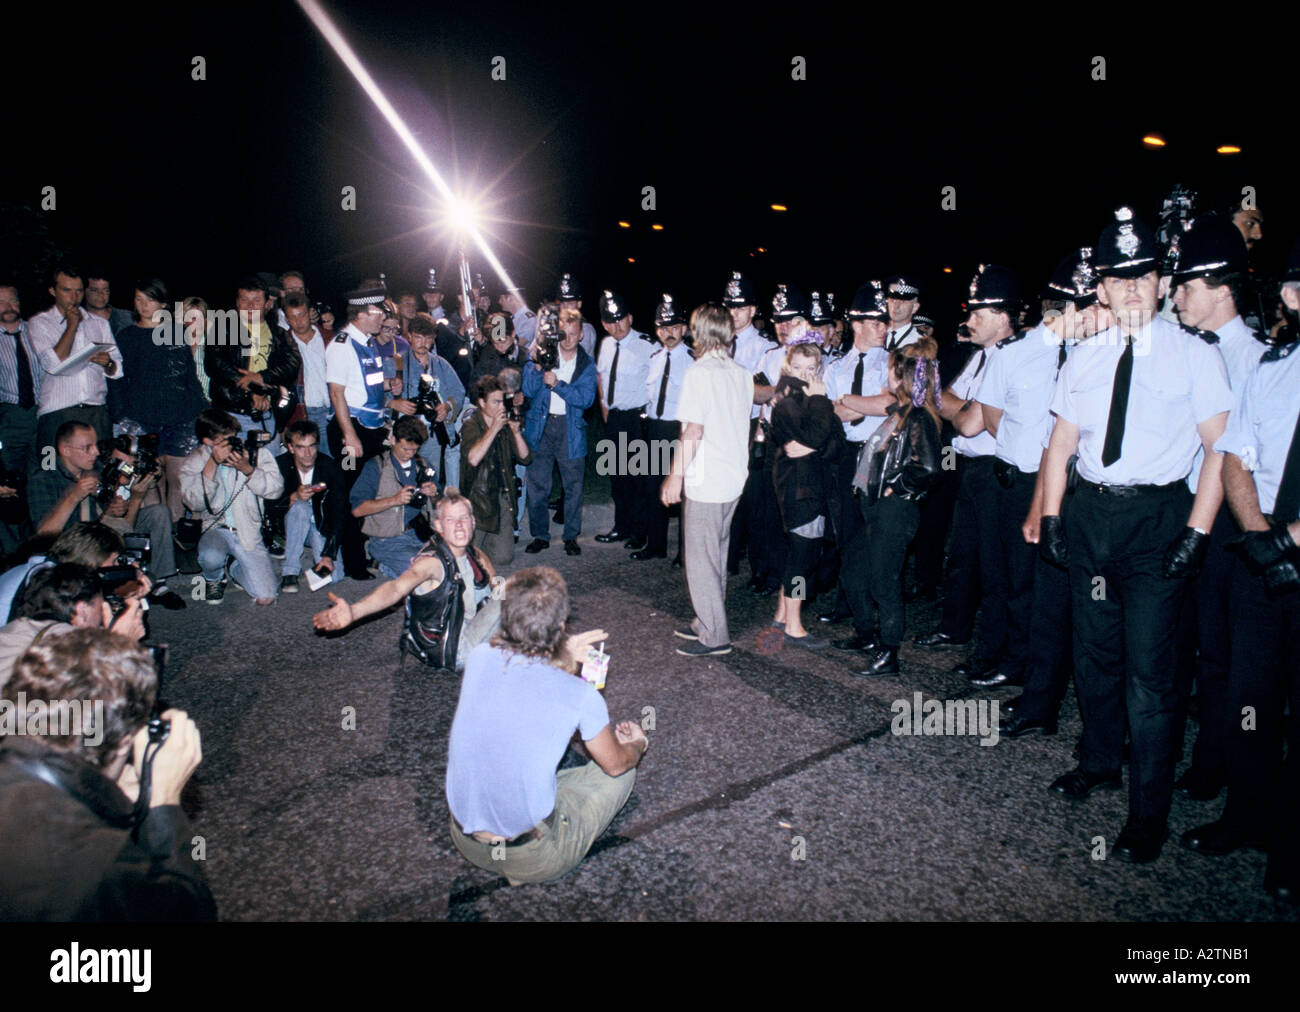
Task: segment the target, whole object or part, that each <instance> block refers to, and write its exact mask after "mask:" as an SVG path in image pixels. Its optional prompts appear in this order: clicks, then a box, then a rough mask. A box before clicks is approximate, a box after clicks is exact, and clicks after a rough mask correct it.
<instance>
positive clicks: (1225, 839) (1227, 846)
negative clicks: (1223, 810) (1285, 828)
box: [1179, 819, 1264, 857]
mask: <svg viewBox="0 0 1300 1012" xmlns="http://www.w3.org/2000/svg"><path fill="white" fill-rule="evenodd" d="M1179 842H1180V843H1182V845H1183V846H1184V847H1186V848H1187V849H1188V850H1194V851H1196V853H1198V854H1206V855H1208V856H1210V857H1224V856H1225V855H1227V854H1231V853H1232V852H1233V851H1234V850H1241V849H1242V848H1243V847H1250V848H1252V849H1254V850H1263V849H1264V837H1263V835H1262V834H1260V833H1253V832H1251V831H1250V830H1248V829H1238V828H1237V827H1236V826H1231V825H1229V824H1228V823H1226V822H1224V821H1223V820H1222V819H1219V820H1217V821H1215V822H1209V823H1206V824H1205V825H1204V826H1197V827H1196V828H1195V829H1189V830H1188V831H1187V832H1186V833H1184V834H1183V835H1182V838H1181V840H1180V841H1179Z"/></svg>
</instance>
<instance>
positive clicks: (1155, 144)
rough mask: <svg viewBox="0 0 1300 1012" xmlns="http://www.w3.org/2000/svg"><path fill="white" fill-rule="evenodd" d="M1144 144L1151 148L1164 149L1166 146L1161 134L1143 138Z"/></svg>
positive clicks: (1148, 135)
mask: <svg viewBox="0 0 1300 1012" xmlns="http://www.w3.org/2000/svg"><path fill="white" fill-rule="evenodd" d="M1142 143H1143V144H1145V145H1146V146H1147V147H1149V148H1163V147H1164V146H1165V139H1164V138H1163V137H1161V136H1160V135H1159V134H1147V135H1146V136H1145V137H1143V138H1142Z"/></svg>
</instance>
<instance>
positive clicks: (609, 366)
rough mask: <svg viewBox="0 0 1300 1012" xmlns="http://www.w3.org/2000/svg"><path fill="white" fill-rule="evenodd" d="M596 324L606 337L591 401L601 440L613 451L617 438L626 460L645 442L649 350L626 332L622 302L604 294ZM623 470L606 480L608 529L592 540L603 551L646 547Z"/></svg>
mask: <svg viewBox="0 0 1300 1012" xmlns="http://www.w3.org/2000/svg"><path fill="white" fill-rule="evenodd" d="M600 322H601V323H602V324H603V325H604V327H605V333H606V334H607V335H609V336H608V337H607V338H606V339H605V340H604V341H601V342H600V353H599V354H598V355H597V356H596V373H597V378H598V380H599V386H598V390H597V397H598V400H599V403H600V414H601V417H602V418H604V420H605V438H606V439H609V440H612V441H613V442H614V445H615V446H618V444H619V440H620V437H621V438H622V440H623V441H624V443H625V445H626V446H627V448H628V449H627V452H628V453H629V454H630V453H631V452H632V449H633V446H634V444H635V443H636V442H637V441H639V440H643V439H644V438H645V425H644V421H645V420H644V417H643V416H644V414H645V406H646V398H647V394H646V380H647V377H648V376H649V369H650V355H651V354H652V353H653V350H654V349H653V348H651V346H650V344H649V342H647V341H645V340H642V338H643V337H644V336H645V335H643V334H642V333H641V332H640V331H639V330H634V329H632V314H631V313H630V312H629V311H628V308H627V303H626V302H625V301H624V300H623V297H622V296H621V295H618V294H616V293H614V292H612V291H610V290H609V289H605V292H604V294H603V295H602V296H601V299H600ZM623 470H624V468H623V467H621V466H620V467H617V468H615V470H614V473H613V474H612V475H610V479H609V484H610V491H611V492H612V493H613V496H614V526H613V528H612V529H610V530H608V531H606V532H605V533H604V534H597V535H596V540H597V541H598V542H600V543H601V544H603V545H608V544H612V543H613V542H615V541H622V542H623V544H624V547H625V548H630V549H632V550H633V551H640V550H642V549H644V548H645V547H646V537H645V535H646V518H645V514H644V513H642V512H641V511H640V510H639V509H637V487H638V485H639V484H640V478H639V477H638V476H636V475H631V474H623V473H622V472H623Z"/></svg>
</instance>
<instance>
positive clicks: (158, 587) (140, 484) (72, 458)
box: [27, 421, 185, 608]
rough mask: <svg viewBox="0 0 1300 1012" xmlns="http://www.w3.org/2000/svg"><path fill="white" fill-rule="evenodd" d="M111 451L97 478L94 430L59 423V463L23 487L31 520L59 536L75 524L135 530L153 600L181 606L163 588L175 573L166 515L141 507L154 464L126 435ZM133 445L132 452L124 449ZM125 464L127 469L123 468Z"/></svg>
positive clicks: (160, 507)
mask: <svg viewBox="0 0 1300 1012" xmlns="http://www.w3.org/2000/svg"><path fill="white" fill-rule="evenodd" d="M108 445H110V444H109V443H106V444H105V446H108ZM111 446H112V449H111V450H109V451H108V452H107V453H105V454H104V459H105V466H104V469H103V473H102V475H101V472H100V468H99V462H100V459H101V457H100V445H99V444H97V443H96V442H95V431H94V429H92V428H91V427H90V426H89V425H87V424H86V423H84V422H76V421H72V422H64V423H63V424H62V425H61V426H59V431H58V432H57V433H56V434H55V437H54V447H55V450H56V452H57V453H58V460H57V463H56V466H55V468H54V470H52V471H45V470H41V471H37V472H36V473H35V474H34V475H32V479H31V481H30V482H29V483H28V488H27V504H28V507H29V508H30V509H31V513H32V516H33V517H40V520H39V522H38V524H37V532H38V533H40V534H58V533H59V532H61V531H63V530H66V529H67V527H68V526H69V525H70V524H72V523H73V522H75V521H77V520H81V521H83V522H89V521H94V520H100V519H101V517H102V519H103V522H104V523H106V524H107V525H108V526H110V527H113V528H114V529H116V530H118V531H119V532H120V531H137V532H139V533H141V534H148V535H149V544H150V549H151V551H152V560H151V562H152V568H153V574H154V591H153V595H154V598H155V600H157V601H158V602H159V603H160V604H163V605H165V606H166V607H168V608H183V607H184V606H185V602H184V599H183V598H182V597H181V596H180V595H179V594H177V593H176V592H175V591H173V590H172V589H171V588H170V587H168V586H167V582H166V581H167V580H168V579H170V578H171V577H173V576H175V575H176V551H175V546H174V545H173V542H172V515H171V511H170V510H169V509H168V508H167V506H166V505H165V504H163V503H162V502H155V503H153V504H151V505H144V502H145V498H146V497H147V496H148V495H149V493H150V492H151V491H153V490H154V487H155V485H156V483H157V479H158V468H157V465H156V458H153V459H154V460H155V464H154V466H153V467H152V468H149V467H147V463H148V461H147V460H146V459H145V457H146V456H148V457H152V454H147V453H146V454H145V455H142V454H141V452H140V447H139V445H138V441H137V440H135V438H134V437H131V436H119V437H117V438H116V439H114V440H113V441H112V442H111ZM124 446H134V447H135V448H136V452H135V453H131V452H128V451H127V450H125V449H123V447H124ZM123 465H127V466H128V468H124V467H123ZM137 466H139V467H141V469H143V470H147V471H148V473H146V474H145V475H144V477H142V478H139V479H137V480H136V481H135V483H134V484H133V485H131V488H130V494H129V496H128V497H127V498H125V499H124V498H122V497H121V496H120V495H119V494H117V491H116V490H117V489H121V488H124V486H125V485H127V484H128V483H129V482H130V480H131V479H130V476H129V475H128V473H127V472H128V469H133V468H136V467H137Z"/></svg>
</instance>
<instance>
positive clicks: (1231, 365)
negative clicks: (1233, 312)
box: [1187, 316, 1268, 492]
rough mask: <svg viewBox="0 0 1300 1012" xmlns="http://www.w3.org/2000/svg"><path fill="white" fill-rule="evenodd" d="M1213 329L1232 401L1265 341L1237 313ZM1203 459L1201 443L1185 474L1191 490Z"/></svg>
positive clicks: (1257, 361)
mask: <svg viewBox="0 0 1300 1012" xmlns="http://www.w3.org/2000/svg"><path fill="white" fill-rule="evenodd" d="M1214 333H1215V334H1217V335H1218V338H1219V343H1218V349H1219V353H1220V354H1221V355H1222V356H1223V362H1224V365H1226V366H1227V367H1228V385H1229V386H1231V387H1232V396H1233V402H1234V403H1235V402H1236V398H1237V395H1238V394H1239V393H1240V392H1241V388H1242V387H1244V386H1245V385H1246V380H1247V379H1249V378H1250V374H1251V373H1252V372H1253V371H1254V369H1255V366H1257V365H1259V360H1260V356H1262V355H1263V354H1264V352H1265V351H1267V350H1268V345H1266V344H1265V343H1264V342H1263V341H1261V340H1260V339H1259V338H1258V337H1256V336H1255V332H1254V331H1253V330H1251V329H1250V328H1249V327H1248V326H1246V321H1245V320H1243V319H1242V318H1241V317H1240V316H1234V317H1233V318H1232V319H1231V320H1229V321H1228V322H1227V323H1225V324H1224V325H1223V326H1222V327H1220V328H1219V329H1218V330H1216V331H1215V332H1214ZM1204 463H1205V448H1204V447H1202V448H1201V449H1199V450H1197V451H1196V459H1195V460H1194V461H1192V470H1191V473H1190V474H1188V476H1187V487H1188V488H1189V489H1191V490H1192V492H1195V491H1196V483H1197V482H1198V481H1200V479H1201V465H1202V464H1204Z"/></svg>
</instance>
